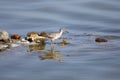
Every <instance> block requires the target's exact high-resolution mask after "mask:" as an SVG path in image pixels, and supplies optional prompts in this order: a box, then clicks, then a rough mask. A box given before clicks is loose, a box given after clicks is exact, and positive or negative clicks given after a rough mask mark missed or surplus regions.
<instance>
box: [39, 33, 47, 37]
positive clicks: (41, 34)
mask: <svg viewBox="0 0 120 80" xmlns="http://www.w3.org/2000/svg"><path fill="white" fill-rule="evenodd" d="M39 36H43V37H47V33H46V32H41V33H40V35H39Z"/></svg>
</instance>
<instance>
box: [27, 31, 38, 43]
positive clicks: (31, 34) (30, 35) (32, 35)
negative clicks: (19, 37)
mask: <svg viewBox="0 0 120 80" xmlns="http://www.w3.org/2000/svg"><path fill="white" fill-rule="evenodd" d="M38 37H39V34H38V33H37V32H28V33H27V40H28V41H30V42H33V41H34V40H35V39H36V38H38Z"/></svg>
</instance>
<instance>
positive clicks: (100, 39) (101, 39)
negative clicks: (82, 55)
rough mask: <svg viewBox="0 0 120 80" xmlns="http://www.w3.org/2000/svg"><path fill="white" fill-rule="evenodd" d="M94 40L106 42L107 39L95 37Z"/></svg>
mask: <svg viewBox="0 0 120 80" xmlns="http://www.w3.org/2000/svg"><path fill="white" fill-rule="evenodd" d="M95 41H96V42H107V40H106V39H104V38H96V39H95Z"/></svg>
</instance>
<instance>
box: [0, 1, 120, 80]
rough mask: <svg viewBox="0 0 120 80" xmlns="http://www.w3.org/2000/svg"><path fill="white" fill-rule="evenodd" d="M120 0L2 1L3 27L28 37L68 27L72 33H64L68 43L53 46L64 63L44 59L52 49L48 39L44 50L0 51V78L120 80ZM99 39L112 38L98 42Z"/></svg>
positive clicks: (16, 49)
mask: <svg viewBox="0 0 120 80" xmlns="http://www.w3.org/2000/svg"><path fill="white" fill-rule="evenodd" d="M119 4H120V1H119V0H84V1H83V0H34V1H32V0H1V1H0V29H5V30H7V31H8V32H9V33H10V34H14V33H17V34H20V35H22V36H26V33H27V32H30V31H37V32H41V31H46V32H52V31H58V30H59V28H60V27H64V28H65V29H67V30H68V31H69V32H70V33H69V34H66V33H65V34H63V37H67V39H68V42H69V43H70V44H68V45H66V46H58V45H57V44H55V50H56V51H58V52H57V53H59V54H61V55H62V56H59V58H60V59H62V60H63V62H59V61H58V60H52V59H46V60H41V58H40V56H41V55H42V54H44V52H47V51H48V50H50V46H49V41H47V44H46V46H45V50H40V51H39V50H37V51H32V52H27V50H28V49H29V48H28V46H26V45H22V46H18V47H15V48H11V49H8V50H6V51H3V52H0V80H8V79H9V80H33V79H34V80H119V79H120V76H119V75H120V63H119V61H120V54H119V52H120V50H119V49H120V45H119V43H120V37H119V36H120V5H119ZM86 34H90V35H86ZM96 37H104V38H106V39H107V40H108V42H106V43H96V42H95V41H94V40H95V38H96ZM60 41H61V40H56V41H55V42H56V43H58V42H60Z"/></svg>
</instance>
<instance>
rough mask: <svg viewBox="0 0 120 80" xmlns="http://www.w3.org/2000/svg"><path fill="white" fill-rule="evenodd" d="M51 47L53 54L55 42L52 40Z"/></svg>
mask: <svg viewBox="0 0 120 80" xmlns="http://www.w3.org/2000/svg"><path fill="white" fill-rule="evenodd" d="M50 46H51V53H53V51H54V42H53V40H51V44H50Z"/></svg>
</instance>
